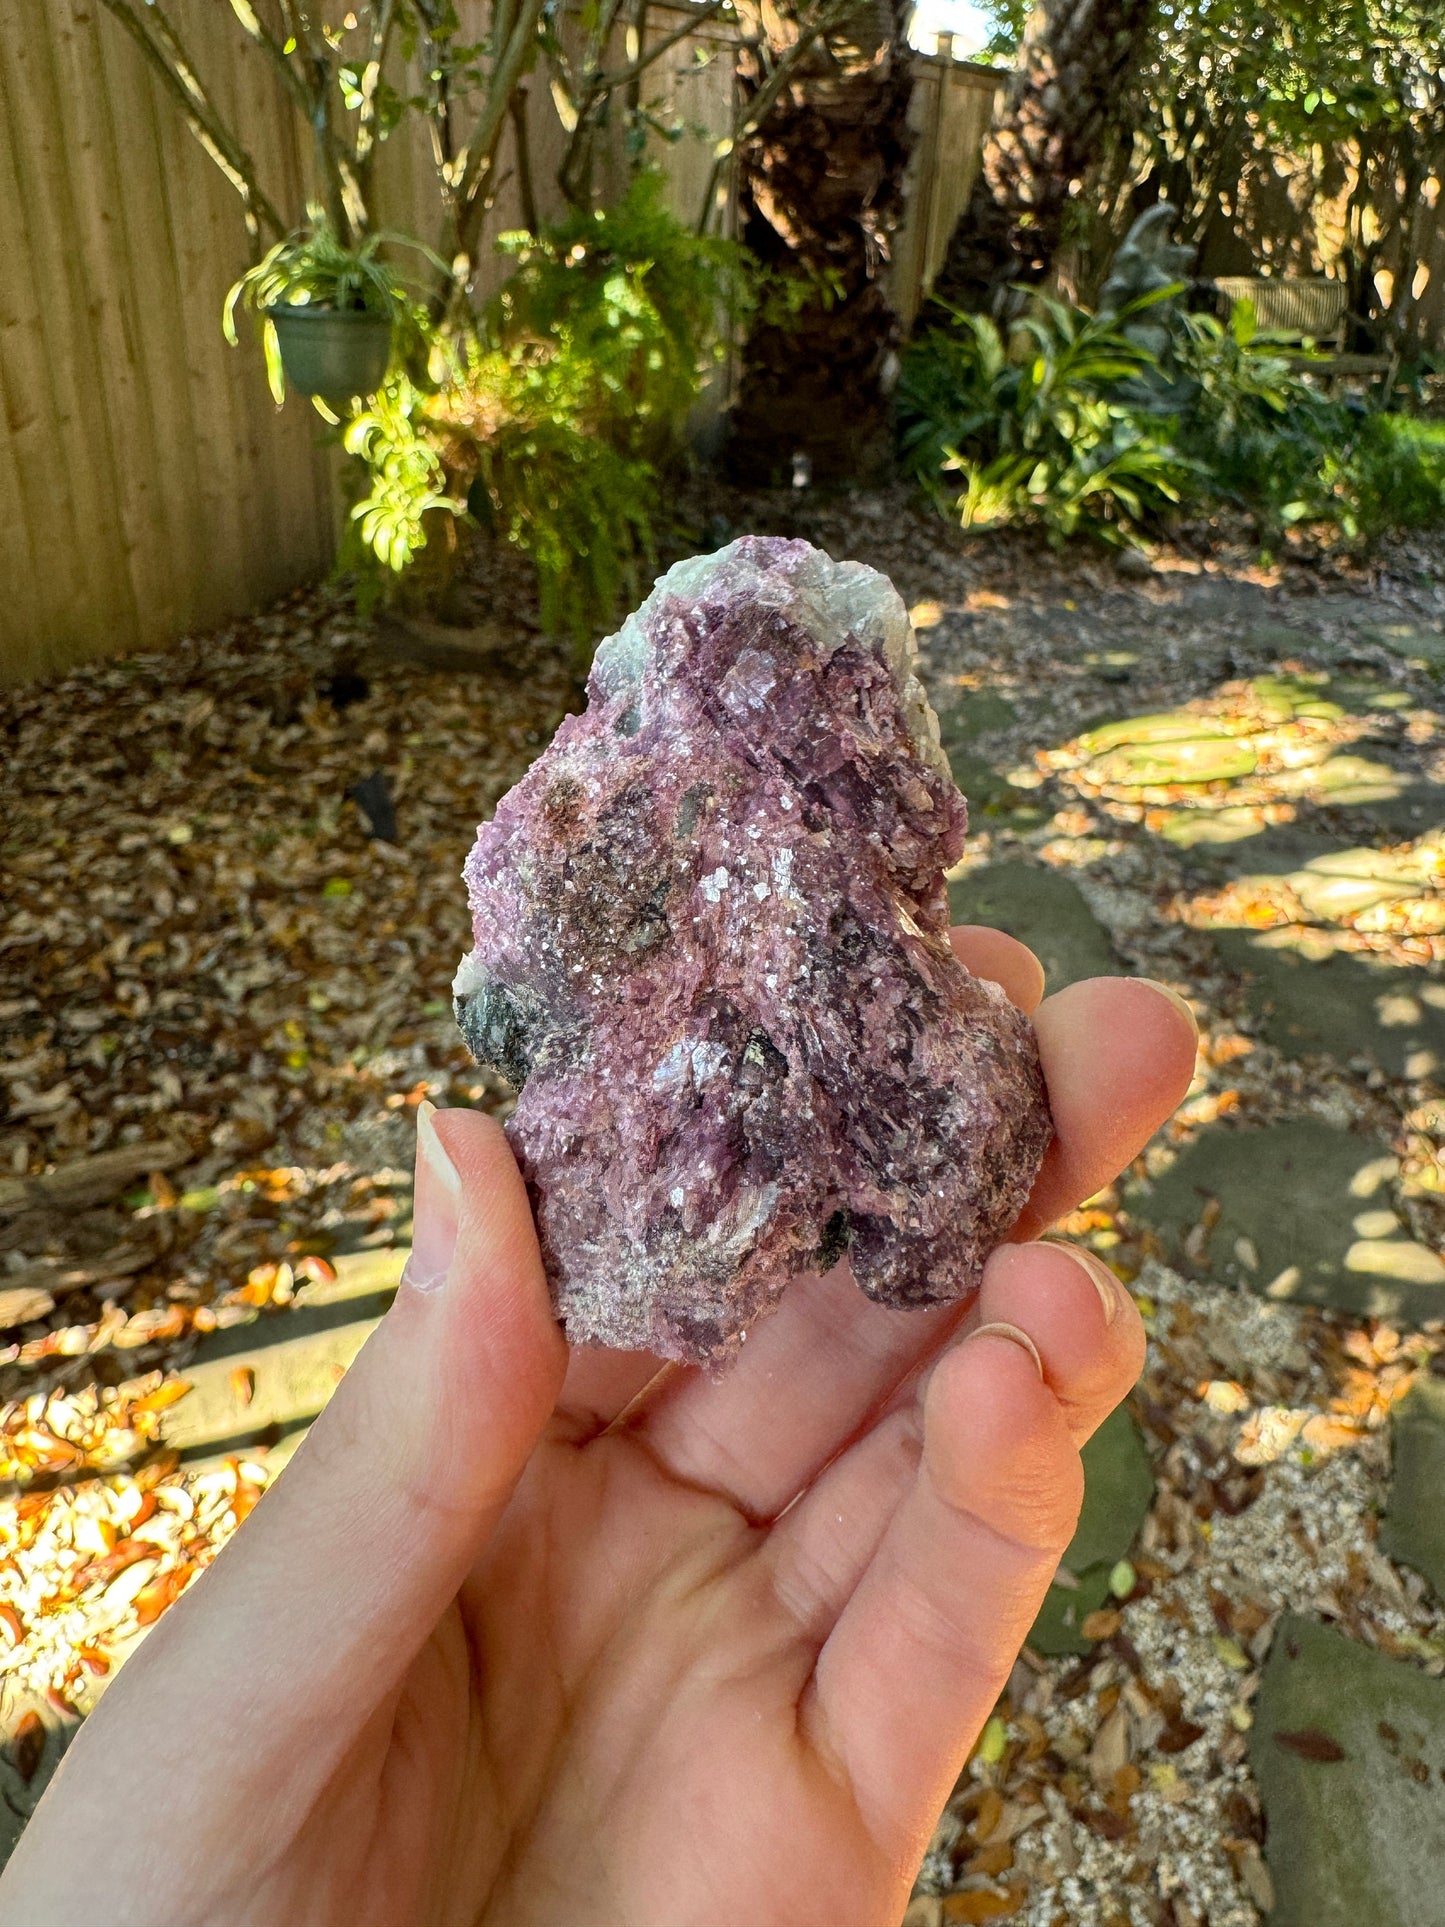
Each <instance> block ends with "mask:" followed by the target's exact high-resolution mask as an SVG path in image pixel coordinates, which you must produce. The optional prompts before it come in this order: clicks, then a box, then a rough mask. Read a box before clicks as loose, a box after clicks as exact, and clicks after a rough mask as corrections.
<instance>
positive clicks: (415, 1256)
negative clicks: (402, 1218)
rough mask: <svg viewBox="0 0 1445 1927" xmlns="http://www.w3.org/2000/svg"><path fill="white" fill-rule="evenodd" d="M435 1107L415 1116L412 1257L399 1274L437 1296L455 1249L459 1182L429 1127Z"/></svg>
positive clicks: (428, 1106)
mask: <svg viewBox="0 0 1445 1927" xmlns="http://www.w3.org/2000/svg"><path fill="white" fill-rule="evenodd" d="M436 1108H437V1107H436V1105H435V1104H433V1103H431V1102H429V1101H425V1102H423V1103H422V1104H421V1105H420V1106H419V1108H418V1110H417V1114H416V1151H417V1157H416V1196H415V1199H414V1202H413V1206H412V1234H411V1256H410V1257H409V1258H408V1259H407V1261H406V1269H405V1271H404V1272H403V1273H402V1277H403V1279H404V1280H405V1282H406V1283H407V1284H409V1285H412V1286H414V1287H415V1289H416V1290H417V1291H435V1290H436V1288H437V1286H438V1285H440V1284H441V1283H443V1281H444V1280H445V1278H446V1275H447V1273H448V1271H449V1270H450V1269H451V1263H452V1253H453V1252H454V1251H455V1250H456V1248H457V1222H458V1219H459V1218H460V1215H461V1200H462V1181H461V1178H460V1176H459V1175H458V1172H457V1167H456V1166H455V1165H454V1164H453V1163H452V1161H451V1159H450V1158H449V1157H448V1156H447V1154H446V1147H445V1146H444V1145H443V1143H442V1141H441V1139H440V1138H439V1137H438V1136H437V1127H436V1125H435V1124H434V1123H433V1122H432V1120H433V1118H434V1117H435V1116H436Z"/></svg>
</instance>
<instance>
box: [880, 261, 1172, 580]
mask: <svg viewBox="0 0 1445 1927" xmlns="http://www.w3.org/2000/svg"><path fill="white" fill-rule="evenodd" d="M1154 298H1155V297H1145V298H1143V299H1142V300H1140V301H1137V302H1133V303H1130V304H1129V305H1128V306H1127V307H1126V308H1124V309H1122V310H1121V311H1120V312H1119V313H1118V314H1117V315H1111V316H1108V317H1101V316H1097V315H1090V314H1086V313H1084V312H1083V311H1082V310H1081V309H1075V308H1070V307H1068V306H1067V305H1066V304H1065V303H1063V302H1061V301H1056V300H1052V299H1049V298H1047V297H1041V298H1039V299H1037V300H1036V302H1035V303H1034V305H1033V307H1032V309H1031V311H1030V312H1029V313H1028V314H1026V315H1025V316H1023V317H1022V318H1021V319H1020V320H1019V321H1018V322H1017V323H1016V324H1015V326H1014V327H1013V328H1012V329H1011V330H1010V332H1009V333H1008V334H1007V335H1005V334H1004V333H1003V332H1002V331H1001V329H1000V328H999V327H998V325H997V324H996V323H995V322H994V321H992V320H991V319H990V318H989V317H988V316H986V315H978V314H964V313H955V314H953V316H952V320H951V324H950V325H949V326H948V327H944V328H935V329H931V330H930V331H929V332H928V333H927V334H926V335H925V336H924V337H923V338H922V340H921V341H920V342H918V343H917V344H916V345H915V346H914V348H913V349H912V350H911V351H910V353H909V355H908V357H907V359H906V360H905V364H904V371H903V376H902V379H901V381H900V384H899V421H900V449H901V454H902V458H903V462H904V465H905V467H906V468H908V469H909V470H910V471H911V472H912V473H914V474H915V475H917V476H918V477H919V478H920V480H922V481H923V483H924V484H925V486H926V487H927V488H928V489H929V490H930V491H931V492H932V493H933V494H934V496H935V498H936V499H939V500H940V501H943V502H948V503H950V504H951V506H952V507H953V508H954V509H955V510H956V512H957V513H958V515H959V517H960V519H961V521H962V522H963V525H964V527H965V528H981V527H987V526H990V525H995V524H999V523H1006V522H1016V521H1032V522H1037V523H1040V524H1041V525H1042V526H1043V527H1044V528H1045V529H1046V530H1047V531H1048V533H1049V535H1050V537H1051V538H1053V539H1055V540H1063V539H1065V538H1066V537H1068V536H1071V535H1074V534H1077V533H1080V532H1085V533H1089V534H1092V535H1094V536H1096V537H1098V538H1100V539H1102V540H1104V541H1107V542H1113V543H1119V542H1124V541H1128V540H1130V539H1132V538H1133V537H1134V535H1135V534H1136V532H1137V531H1138V530H1139V529H1140V528H1141V527H1143V526H1144V525H1146V524H1147V523H1149V522H1150V521H1151V520H1153V519H1155V518H1156V517H1157V516H1159V515H1160V514H1161V513H1163V512H1164V511H1165V510H1167V509H1168V508H1169V507H1171V506H1172V505H1174V504H1175V503H1177V502H1178V501H1179V500H1180V497H1181V491H1182V489H1183V486H1184V484H1185V482H1186V479H1187V476H1188V468H1189V464H1188V462H1187V461H1186V459H1185V458H1184V457H1183V456H1182V455H1181V454H1180V453H1179V452H1178V451H1177V450H1176V449H1175V448H1174V447H1173V445H1172V443H1171V441H1170V439H1169V437H1168V434H1167V425H1164V426H1161V424H1159V423H1158V422H1157V421H1155V420H1154V419H1152V418H1151V417H1149V416H1148V415H1145V414H1143V413H1141V412H1139V411H1137V410H1135V409H1131V408H1130V407H1129V406H1128V405H1127V404H1125V403H1124V402H1122V401H1121V400H1119V399H1118V391H1119V389H1120V387H1121V385H1122V384H1124V383H1126V382H1129V381H1131V380H1134V381H1137V380H1138V379H1139V378H1140V377H1141V376H1142V375H1143V374H1144V373H1145V372H1146V371H1148V370H1150V369H1152V368H1154V367H1155V365H1156V364H1155V361H1154V357H1153V356H1152V355H1150V354H1149V353H1148V351H1147V350H1146V349H1144V348H1142V347H1140V346H1139V345H1138V343H1136V342H1134V341H1132V340H1131V339H1130V338H1129V336H1128V334H1127V333H1126V332H1125V324H1126V323H1127V322H1128V321H1129V319H1131V318H1132V316H1133V315H1135V314H1136V313H1138V312H1140V311H1141V310H1142V309H1143V308H1144V307H1147V306H1150V305H1152V302H1153V299H1154ZM953 476H958V477H960V478H961V488H956V487H954V486H953V485H952V484H951V483H950V482H949V481H948V480H946V479H945V478H949V477H953Z"/></svg>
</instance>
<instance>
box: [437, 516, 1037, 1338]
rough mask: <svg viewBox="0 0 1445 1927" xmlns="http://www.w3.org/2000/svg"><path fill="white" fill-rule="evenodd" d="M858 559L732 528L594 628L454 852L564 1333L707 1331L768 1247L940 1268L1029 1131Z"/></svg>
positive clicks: (1008, 1187)
mask: <svg viewBox="0 0 1445 1927" xmlns="http://www.w3.org/2000/svg"><path fill="white" fill-rule="evenodd" d="M913 660H914V649H913V638H912V633H911V630H910V628H909V624H908V618H907V615H906V613H905V611H904V608H903V604H902V602H901V601H900V599H899V597H898V595H897V593H896V592H895V590H894V589H893V587H892V585H891V584H890V583H889V582H888V581H887V580H886V578H885V577H883V576H881V575H878V574H877V573H876V572H875V571H873V570H872V569H868V568H864V567H863V566H862V565H861V564H859V563H856V562H844V563H836V562H833V561H831V560H830V559H829V558H828V557H827V556H825V555H823V554H821V553H820V552H819V551H818V550H816V549H813V548H810V547H809V546H808V544H807V543H805V542H789V541H782V540H775V539H771V538H762V537H745V538H744V539H743V540H742V541H739V542H734V543H733V544H731V546H730V547H728V548H726V549H723V550H722V551H720V553H718V554H717V555H711V556H701V557H697V558H695V559H693V560H691V561H688V562H684V563H680V564H679V565H678V566H677V567H676V568H674V569H672V570H671V571H670V572H669V573H668V574H667V575H666V576H664V577H663V578H662V580H661V581H660V582H659V583H658V585H657V587H656V588H655V589H654V591H653V593H652V594H651V596H649V598H648V599H647V601H646V602H645V603H644V604H643V606H642V608H641V609H640V610H638V612H637V613H636V615H633V616H630V617H629V618H628V620H627V621H626V623H625V624H624V625H623V627H622V629H621V630H620V631H619V633H618V634H617V635H615V636H613V637H611V638H610V640H608V641H607V642H605V643H603V644H602V646H601V648H600V649H599V650H598V652H597V657H596V660H595V662H594V664H593V668H592V675H591V679H590V681H589V684H588V706H587V710H586V712H585V714H583V715H581V716H570V717H568V718H567V720H566V721H565V722H564V723H563V724H562V727H561V728H560V729H559V730H558V732H557V736H556V739H555V740H554V742H553V743H552V745H551V747H550V748H549V749H548V750H547V752H546V754H545V755H543V756H542V757H541V758H540V759H539V760H538V761H537V762H536V763H535V764H534V765H533V767H532V768H531V770H529V772H528V773H527V775H526V776H525V777H524V778H523V780H522V781H521V782H520V783H519V784H518V785H517V787H516V788H515V789H514V790H512V791H511V792H510V794H509V795H507V796H506V797H504V798H503V800H502V802H501V803H500V804H499V805H498V807H497V812H496V815H495V817H494V818H493V819H492V821H491V822H490V823H487V824H484V825H483V826H482V829H481V830H480V832H479V834H478V838H477V843H476V847H475V848H474V849H473V851H472V853H471V856H470V857H469V858H468V860H467V866H466V872H465V874H466V880H467V884H468V888H469V891H470V896H471V907H472V916H473V928H474V934H475V939H476V947H475V949H474V950H473V951H472V952H471V954H470V955H469V956H467V957H466V958H465V959H464V960H463V962H462V965H461V968H460V970H459V971H458V973H457V980H456V985H455V990H456V1008H457V1018H458V1021H459V1023H460V1024H461V1027H462V1031H463V1033H464V1035H465V1037H466V1040H467V1043H468V1045H469V1046H470V1048H471V1050H472V1053H473V1055H474V1056H475V1057H476V1058H477V1059H478V1061H479V1062H481V1063H483V1064H487V1065H491V1066H494V1067H495V1068H496V1069H498V1070H500V1071H502V1072H503V1073H504V1074H505V1075H506V1076H507V1077H508V1078H509V1079H510V1080H511V1081H512V1082H513V1083H514V1084H515V1085H517V1086H518V1090H519V1095H518V1099H517V1107H516V1110H515V1112H514V1113H513V1115H512V1117H511V1119H510V1121H509V1123H508V1125H507V1134H508V1137H509V1138H510V1140H511V1143H512V1148H513V1150H514V1151H515V1152H516V1155H517V1158H518V1161H519V1163H520V1164H521V1167H522V1171H523V1173H524V1175H525V1177H526V1179H527V1183H528V1186H529V1188H530V1191H531V1196H532V1203H533V1206H534V1209H535V1211H536V1217H537V1226H538V1230H539V1233H540V1236H541V1241H542V1251H543V1256H544V1258H545V1260H546V1266H547V1274H548V1277H549V1279H550V1281H551V1286H552V1291H553V1294H554V1296H555V1300H556V1304H557V1309H558V1311H559V1312H560V1314H561V1315H562V1317H563V1319H564V1320H565V1322H566V1327H567V1333H568V1336H569V1337H570V1338H571V1339H572V1340H574V1341H578V1342H585V1343H601V1344H608V1345H616V1346H625V1347H636V1348H642V1349H648V1350H651V1351H654V1352H658V1353H661V1354H662V1355H663V1356H665V1357H669V1358H679V1359H689V1360H697V1361H702V1362H706V1363H710V1364H717V1363H720V1362H722V1361H723V1360H724V1359H725V1358H726V1357H727V1356H728V1355H729V1354H730V1353H731V1352H733V1351H735V1350H736V1348H737V1346H738V1344H739V1343H740V1341H741V1338H742V1336H743V1335H744V1333H745V1332H746V1329H747V1327H748V1326H749V1325H750V1324H751V1323H752V1322H753V1321H754V1319H756V1318H757V1317H759V1315H760V1314H762V1313H763V1312H765V1311H767V1310H768V1309H769V1307H770V1306H772V1305H773V1304H774V1303H775V1302H776V1300H777V1299H778V1297H779V1295H780V1294H781V1293H782V1291H783V1289H784V1287H785V1286H786V1284H787V1282H788V1279H789V1278H790V1277H792V1276H793V1275H795V1274H796V1273H798V1272H800V1271H804V1270H814V1269H825V1268H827V1267H828V1266H831V1265H833V1264H835V1263H836V1262H837V1261H838V1260H839V1259H840V1258H842V1257H843V1256H844V1255H845V1254H846V1256H847V1258H848V1260H849V1263H850V1264H851V1267H852V1271H853V1275H854V1277H855V1278H856V1279H857V1281H858V1283H859V1284H860V1285H861V1286H862V1288H863V1290H864V1291H865V1292H867V1293H868V1294H869V1296H870V1297H872V1298H876V1299H879V1300H881V1301H882V1302H883V1303H885V1304H889V1305H898V1306H909V1305H930V1304H937V1303H939V1302H940V1301H942V1300H946V1299H957V1298H960V1297H963V1296H965V1295H966V1294H967V1293H969V1292H971V1291H973V1290H974V1289H975V1287H976V1286H977V1284H978V1277H979V1270H980V1267H981V1266H982V1264H983V1261H984V1259H985V1258H986V1257H987V1255H988V1253H989V1252H990V1251H991V1250H992V1249H993V1247H994V1246H995V1245H996V1244H997V1243H998V1242H999V1240H1000V1239H1001V1238H1002V1237H1003V1236H1004V1234H1005V1233H1006V1232H1007V1230H1008V1228H1009V1226H1010V1225H1011V1224H1012V1223H1013V1221H1014V1219H1015V1217H1016V1216H1017V1215H1018V1212H1019V1210H1020V1208H1021V1206H1022V1204H1023V1201H1024V1199H1025V1198H1026V1197H1027V1195H1028V1192H1029V1189H1030V1187H1031V1185H1032V1184H1033V1181H1034V1178H1035V1176H1036V1174H1037V1172H1038V1168H1039V1164H1040V1162H1041V1160H1042V1158H1043V1155H1044V1151H1045V1148H1046V1146H1047V1144H1048V1142H1049V1138H1050V1136H1051V1134H1052V1129H1053V1127H1052V1124H1051V1121H1050V1118H1049V1111H1048V1104H1047V1100H1046V1097H1045V1093H1044V1085H1043V1078H1042V1074H1041V1072H1040V1069H1039V1060H1038V1052H1037V1049H1036V1046H1035V1042H1034V1034H1033V1030H1032V1027H1031V1026H1030V1024H1029V1023H1028V1021H1027V1019H1026V1018H1024V1017H1023V1016H1021V1015H1020V1014H1019V1012H1018V1011H1017V1010H1015V1009H1014V1007H1013V1006H1012V1005H1011V1004H1010V1003H1009V1002H1008V1001H1007V999H1006V998H1005V997H1004V995H1003V993H1002V992H1001V991H1000V990H998V989H997V988H996V987H995V986H994V985H992V984H988V983H984V982H981V981H980V980H979V979H977V978H974V977H971V976H970V975H969V974H968V972H967V971H966V970H964V969H963V968H962V966H961V965H960V964H959V963H958V962H957V961H956V960H955V958H954V955H953V952H952V950H951V949H950V948H949V943H948V935H947V931H948V911H947V896H946V892H945V887H944V879H943V873H944V871H945V869H946V868H947V867H948V866H949V865H950V864H953V863H955V862H956V861H957V860H958V857H959V855H960V853H961V851H962V849H963V842H964V829H965V826H966V822H967V811H966V807H965V804H964V800H963V798H962V797H961V796H960V795H959V793H958V791H957V790H956V789H955V787H954V785H953V781H952V779H951V777H950V774H949V769H948V763H947V760H946V758H945V757H944V754H943V751H942V750H941V748H940V747H939V742H938V726H937V722H936V720H935V718H934V715H933V712H932V710H931V709H930V708H929V707H928V703H927V701H926V699H925V697H924V694H923V690H922V688H921V686H920V685H919V683H918V681H917V679H916V678H915V676H914V675H913Z"/></svg>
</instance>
